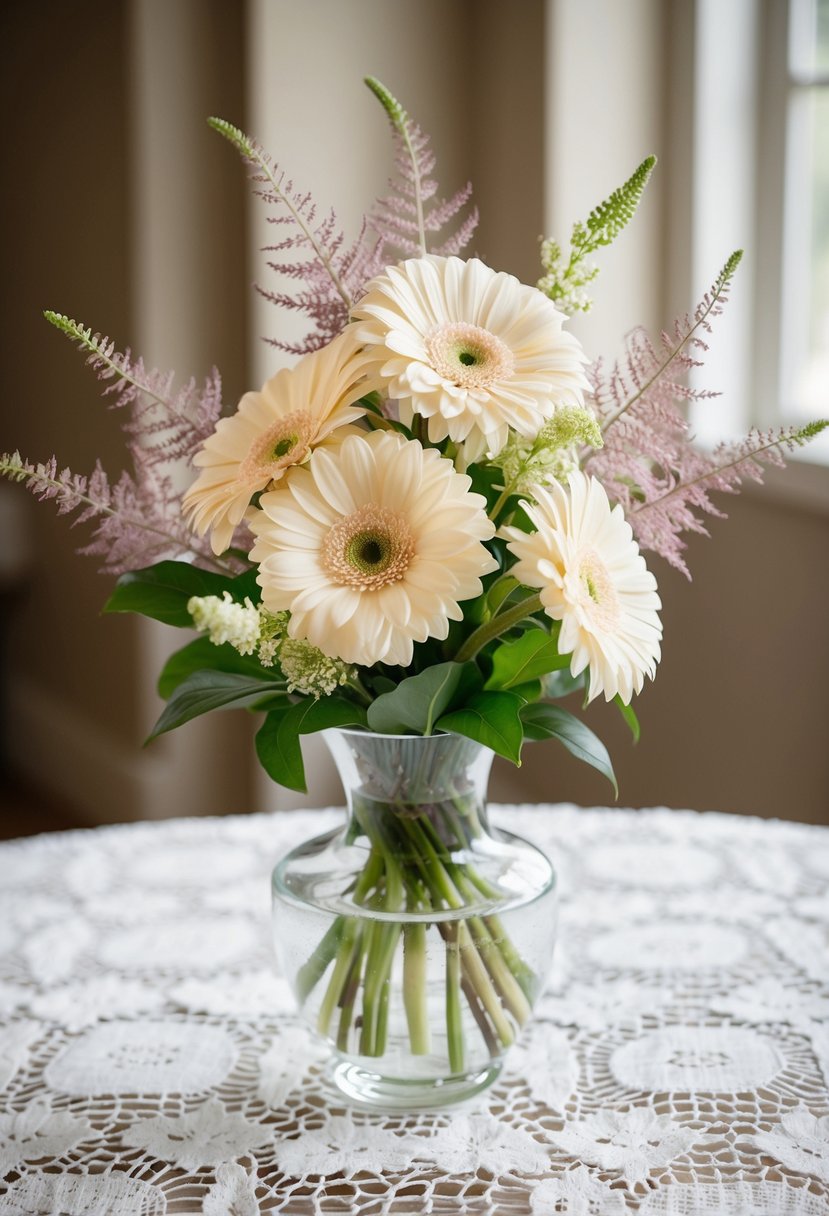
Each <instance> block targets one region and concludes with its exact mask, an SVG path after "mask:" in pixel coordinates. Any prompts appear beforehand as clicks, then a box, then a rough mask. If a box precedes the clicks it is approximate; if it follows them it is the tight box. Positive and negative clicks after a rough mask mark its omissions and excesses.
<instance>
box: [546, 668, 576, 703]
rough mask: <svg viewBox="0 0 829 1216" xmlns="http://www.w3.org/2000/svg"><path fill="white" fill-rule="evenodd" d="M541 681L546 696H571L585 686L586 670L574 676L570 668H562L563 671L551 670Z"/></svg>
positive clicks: (553, 698) (556, 697) (554, 698)
mask: <svg viewBox="0 0 829 1216" xmlns="http://www.w3.org/2000/svg"><path fill="white" fill-rule="evenodd" d="M541 683H542V684H543V686H544V696H545V697H548V698H549V699H550V700H557V699H558V698H559V697H569V696H572V694H573V693H574V692H578V691H579V690H580V689H582V688H584V672H581V673H580V674H579V675H577V676H573V675H571V674H570V671H569V669H568V668H562V669H561V671H551V672H550V674H549V675H548V676H545V677H544V679H543V680H542V681H541Z"/></svg>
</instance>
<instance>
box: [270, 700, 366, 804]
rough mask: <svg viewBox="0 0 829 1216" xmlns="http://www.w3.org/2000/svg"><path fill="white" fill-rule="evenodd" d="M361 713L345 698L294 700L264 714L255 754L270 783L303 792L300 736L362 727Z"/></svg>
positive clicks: (359, 708) (364, 715) (303, 767)
mask: <svg viewBox="0 0 829 1216" xmlns="http://www.w3.org/2000/svg"><path fill="white" fill-rule="evenodd" d="M365 724H366V714H365V710H364V709H362V708H361V707H360V706H359V705H355V704H353V702H351V701H347V700H346V698H345V697H337V696H330V697H320V699H319V700H318V701H313V700H306V701H298V702H297V703H296V704H293V705H289V706H288V707H287V708H283V707H281V706H280V707H278V708H276V709H274V710H271V712H270V713H268V714H267V716H266V718H265V721H264V722H263V723H262V726H261V727H260V729H259V730H258V731H257V734H256V755H257V756H258V758H259V763H260V764H261V765H262V767H263V769H264V770H265V772H266V773H267V774H268V776H269V777H271V778H272V780H274V781H276V782H278V783H279V785H284V786H285V787H286V788H287V789H290V790H297V791H298V792H299V793H300V794H304V793H307V788H308V787H307V784H306V781H305V765H304V763H303V760H302V747H301V745H300V742H299V739H300V735H311V734H314V733H315V731H318V730H328V729H329V728H330V727H334V726H365Z"/></svg>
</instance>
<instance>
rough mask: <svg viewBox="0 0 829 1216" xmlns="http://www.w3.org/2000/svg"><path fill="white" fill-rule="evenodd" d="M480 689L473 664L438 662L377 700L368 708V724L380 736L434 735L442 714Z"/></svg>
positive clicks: (477, 675) (476, 670) (403, 681)
mask: <svg viewBox="0 0 829 1216" xmlns="http://www.w3.org/2000/svg"><path fill="white" fill-rule="evenodd" d="M479 688H480V674H479V672H478V669H477V667H476V666H475V664H474V663H437V664H435V666H434V667H427V668H426V670H425V671H422V672H421V673H420V675H416V676H409V677H408V679H406V680H401V682H400V683H399V684H398V685H397V687H396V688H395V690H394V691H393V692H387V693H383V695H382V696H380V697H378V698H377V700H376V701H374V702H373V703H372V704H371V705H370V706H369V708H368V724H369V726H370V727H371V729H372V730H373V731H377V733H378V734H381V735H402V734H406V733H408V732H410V731H411V732H414V733H415V734H417V735H431V734H432V732H433V730H434V729H435V722H436V721H437V719H438V718H439V717H440V716H441V714H444V713H446V712H447V710H449V709H451V708H452V706H453V705H461V704H463V702H464V701H465V700H466V699H467V697H468V696H470V695H471V694H472V693H473V692H477V690H478V689H479Z"/></svg>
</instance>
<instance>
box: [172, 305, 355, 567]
mask: <svg viewBox="0 0 829 1216" xmlns="http://www.w3.org/2000/svg"><path fill="white" fill-rule="evenodd" d="M371 387H372V386H371V385H370V384H368V383H367V382H366V380H365V367H364V361H363V357H362V354H361V352H360V350H359V348H358V347H357V346H356V345H355V342H354V331H353V329H347V330H345V331H344V332H343V333H342V334H341V335H339V336H338V337H337V338H335V339H334V340H333V342H330V343H329V344H328V345H327V346H324V347H322V349H321V350H317V351H314V352H313V353H312V354H308V355H305V357H304V358H302V359H301V360H300V361H299V363H297V364H296V365H295V366H294V367H291V368H283V369H282V370H281V371H278V372H277V373H276V375H275V376H272V377H271V379H270V380H268V381H267V383H266V384H265V385H264V386H263V388H262V389H261V391H260V392H258V393H255V392H251V393H245V395H244V397H243V398H242V400H241V401H240V402H239V407H238V409H237V411H236V413H235V414H233V415H232V417H229V418H222V419H221V420H220V421H219V423H218V424H217V426H216V430H215V431H214V432H213V434H212V435H211V436H210V438H209V439H207V440H206V442H205V443H204V444H203V446H202V448H201V450H200V451H199V452H198V453H197V454H196V456H195V457H194V458H193V464H194V465H195V466H196V467H197V468H200V469H201V470H202V472H201V473H200V475H199V477H198V479H197V480H196V481H195V482H194V483H193V485H192V486H190V488H189V490H188V491H187V493H186V494H185V496H184V500H183V506H184V511H185V513H186V514H187V515H188V517H189V522H190V524H191V526H192V527H193V528H194V529H195V531H196V532H198V533H199V535H200V536H201V535H204V533H205V532H206V531H207V529H208V528H210V529H211V538H210V543H211V545H212V548H213V552H214V553H222V552H224V550H225V549H226V548H227V547H228V545H229V544H230V540H231V537H232V535H233V530H234V528H235V527H236V525H237V524H239V523H240V522H241V520H242V517H243V516H244V514H245V511H246V510H247V509H248V506H249V505H250V501H251V499H252V497H253V495H254V494H256V493H257V491H259V490H264V489H266V487H268V486H269V485H272V484H273V483H274V482H276V481H278V480H279V479H280V477H282V476H283V475H284V473H285V470H286V469H288V468H290V467H291V466H292V465H295V464H300V463H301V462H302V461H304V460H307V458H308V456H309V454H310V452H311V451H312V449H313V448H315V447H317V446H319V445H320V444H330V443H339V442H340V441H341V439H342V438H344V436H345V435H346V434H349V433H352V432H353V430H354V428H353V427H350V428H348V429H347V430H345V431H344V430H343V426H344V424H347V423H350V422H353V421H354V419H355V418H359V417H361V416H362V415H363V414H364V413H365V410H364V409H362V408H360V407H359V406H357V405H355V402H356V401H358V400H359V398H360V397H361V396H363V395H364V393H367V392H369V391H370V388H371Z"/></svg>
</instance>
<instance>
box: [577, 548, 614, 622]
mask: <svg viewBox="0 0 829 1216" xmlns="http://www.w3.org/2000/svg"><path fill="white" fill-rule="evenodd" d="M579 582H580V583H581V587H582V592H583V595H582V605H583V606H584V607H586V608H587V610H588V615H589V617H590V619H591V620H592V621H594V622H595V624H596V625H597V626H598V627H599V628H600V629H602V630H612V629H614V628H615V627H616V626H617V625H618V623H619V620H620V616H621V610H620V607H619V598H618V596H617V594H616V589H615V587H614V586H613V582H612V580H611V578H610V575H609V574H608V572H607V567H606V566H605V564H604V562H603V561H602V560H601V558H600V557H599V555H598V553H596V551H595V550H594V549H588V550H587V551H586V552H584V553H582V554H581V560H580V561H579Z"/></svg>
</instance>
